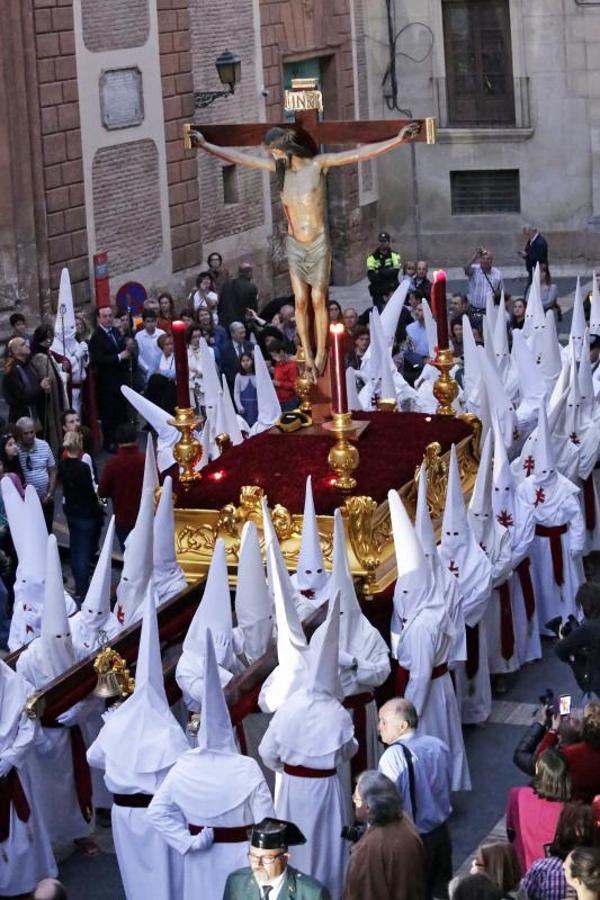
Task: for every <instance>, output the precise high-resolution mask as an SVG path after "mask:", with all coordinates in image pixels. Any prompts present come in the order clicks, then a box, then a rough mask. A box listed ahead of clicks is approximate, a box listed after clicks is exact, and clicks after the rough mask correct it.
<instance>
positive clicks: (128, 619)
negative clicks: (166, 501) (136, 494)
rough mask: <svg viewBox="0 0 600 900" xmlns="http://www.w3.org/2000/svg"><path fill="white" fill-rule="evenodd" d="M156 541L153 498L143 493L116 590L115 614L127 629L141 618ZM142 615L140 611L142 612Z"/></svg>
mask: <svg viewBox="0 0 600 900" xmlns="http://www.w3.org/2000/svg"><path fill="white" fill-rule="evenodd" d="M153 539H154V494H153V492H152V491H145V492H144V493H142V499H141V502H140V508H139V511H138V514H137V519H136V520H135V525H134V527H133V530H132V531H130V532H129V534H128V536H127V540H126V542H125V552H124V553H123V571H122V573H121V579H120V581H119V584H118V586H117V606H116V607H115V614H116V616H117V619H118V620H119V622H120V623H121V625H123V626H124V627H125V628H126V627H127V626H129V625H131V624H132V622H135V621H136V620H137V619H138V618H139V615H138V610H139V608H140V607H141V604H142V601H143V599H144V594H145V593H146V589H147V586H148V582H149V581H150V580H151V579H152V567H153V546H152V545H153ZM140 612H141V610H140Z"/></svg>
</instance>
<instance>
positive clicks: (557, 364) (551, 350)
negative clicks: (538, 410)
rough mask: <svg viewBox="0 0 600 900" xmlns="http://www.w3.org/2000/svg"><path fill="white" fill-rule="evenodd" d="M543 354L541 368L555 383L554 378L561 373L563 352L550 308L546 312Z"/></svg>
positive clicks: (549, 379) (548, 378) (550, 380)
mask: <svg viewBox="0 0 600 900" xmlns="http://www.w3.org/2000/svg"><path fill="white" fill-rule="evenodd" d="M541 356H542V360H541V363H540V368H541V370H542V372H543V373H544V376H545V377H546V380H547V381H549V382H551V383H552V384H553V383H554V379H555V378H558V376H559V375H560V370H561V368H562V354H561V352H560V344H559V342H558V335H557V333H556V318H555V316H554V311H553V310H552V309H549V310H548V312H547V313H546V327H545V329H544V336H543V341H542V353H541Z"/></svg>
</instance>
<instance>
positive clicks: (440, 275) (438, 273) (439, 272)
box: [433, 269, 446, 284]
mask: <svg viewBox="0 0 600 900" xmlns="http://www.w3.org/2000/svg"><path fill="white" fill-rule="evenodd" d="M445 280H446V273H445V272H444V270H443V269H436V270H435V272H434V273H433V283H434V284H435V283H436V281H445Z"/></svg>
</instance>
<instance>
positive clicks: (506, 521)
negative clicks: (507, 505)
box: [496, 509, 515, 528]
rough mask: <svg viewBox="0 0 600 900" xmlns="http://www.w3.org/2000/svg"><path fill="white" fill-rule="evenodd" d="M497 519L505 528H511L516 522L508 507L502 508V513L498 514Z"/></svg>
mask: <svg viewBox="0 0 600 900" xmlns="http://www.w3.org/2000/svg"><path fill="white" fill-rule="evenodd" d="M496 519H497V520H498V522H499V524H500V525H503V526H504V527H505V528H510V527H511V526H512V525H514V524H515V523H514V521H513V517H512V516H511V514H510V513H509V511H508V510H507V509H502V510H500V515H499V516H496Z"/></svg>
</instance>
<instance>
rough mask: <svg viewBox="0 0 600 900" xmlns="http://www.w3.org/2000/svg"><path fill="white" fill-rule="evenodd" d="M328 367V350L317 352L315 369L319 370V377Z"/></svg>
mask: <svg viewBox="0 0 600 900" xmlns="http://www.w3.org/2000/svg"><path fill="white" fill-rule="evenodd" d="M326 365H327V351H326V350H317V355H316V357H315V368H316V370H317V376H320V375H322V374H323V372H324V371H325V367H326Z"/></svg>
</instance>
